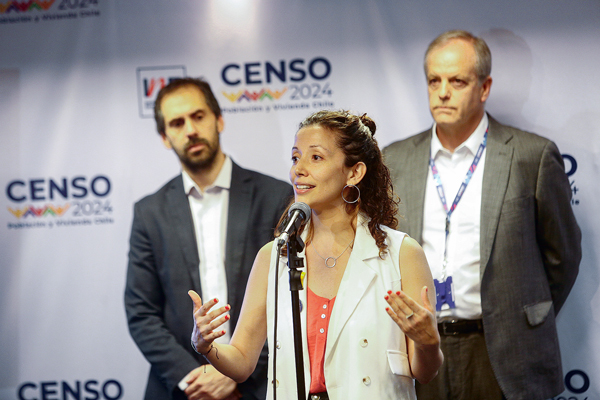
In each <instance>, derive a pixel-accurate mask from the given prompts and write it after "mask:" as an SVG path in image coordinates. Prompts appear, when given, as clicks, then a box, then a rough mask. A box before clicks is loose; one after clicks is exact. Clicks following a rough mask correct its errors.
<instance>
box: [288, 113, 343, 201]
mask: <svg viewBox="0 0 600 400" xmlns="http://www.w3.org/2000/svg"><path fill="white" fill-rule="evenodd" d="M344 158H345V156H344V153H343V151H342V150H341V149H340V148H339V147H338V146H337V144H336V142H335V134H334V133H332V132H331V131H329V130H327V129H324V128H322V127H320V126H318V125H312V126H308V127H305V128H302V129H300V130H299V131H298V133H297V134H296V139H295V141H294V147H292V168H291V169H290V181H291V182H292V185H293V186H294V193H295V195H296V201H302V202H304V203H306V204H308V205H309V206H310V207H311V208H312V209H314V210H315V211H320V210H324V209H327V208H335V207H340V205H343V202H344V201H343V199H342V196H341V193H342V189H343V188H344V186H345V185H346V184H348V183H350V182H349V180H350V179H351V176H352V170H351V169H350V168H347V167H346V166H345V165H344Z"/></svg>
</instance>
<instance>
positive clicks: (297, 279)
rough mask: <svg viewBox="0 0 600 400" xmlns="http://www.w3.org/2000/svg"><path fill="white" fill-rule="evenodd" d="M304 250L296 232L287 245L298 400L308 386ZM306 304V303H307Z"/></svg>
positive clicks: (304, 395) (303, 397)
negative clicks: (303, 323)
mask: <svg viewBox="0 0 600 400" xmlns="http://www.w3.org/2000/svg"><path fill="white" fill-rule="evenodd" d="M302 250H304V242H303V241H302V239H301V238H300V236H298V235H297V234H296V232H294V233H293V234H292V235H291V236H290V238H289V240H288V245H287V251H288V267H289V269H290V270H289V274H290V292H291V294H292V320H293V323H294V351H295V353H296V383H297V387H298V400H306V387H305V385H304V358H303V353H302V329H301V325H300V298H299V294H298V291H299V290H303V289H304V288H303V287H302V275H303V272H302V271H299V270H298V268H304V259H303V258H302V257H298V253H299V252H301V251H302ZM305 306H306V305H305Z"/></svg>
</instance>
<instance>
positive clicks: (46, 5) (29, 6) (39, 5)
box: [0, 0, 55, 14]
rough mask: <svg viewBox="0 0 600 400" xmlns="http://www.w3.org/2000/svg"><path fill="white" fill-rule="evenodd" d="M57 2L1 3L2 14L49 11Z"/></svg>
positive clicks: (0, 12)
mask: <svg viewBox="0 0 600 400" xmlns="http://www.w3.org/2000/svg"><path fill="white" fill-rule="evenodd" d="M54 2H55V0H47V1H44V0H29V1H7V2H6V3H0V14H4V13H10V12H18V13H22V12H27V11H32V10H41V11H47V10H48V9H50V7H52V4H54Z"/></svg>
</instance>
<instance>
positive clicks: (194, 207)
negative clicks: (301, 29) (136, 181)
mask: <svg viewBox="0 0 600 400" xmlns="http://www.w3.org/2000/svg"><path fill="white" fill-rule="evenodd" d="M154 110H155V119H156V125H157V129H158V132H159V134H160V136H161V138H162V141H163V143H164V145H165V146H166V147H167V148H169V149H173V150H174V151H175V153H176V154H177V156H178V158H179V161H180V164H181V169H182V173H181V175H178V176H177V177H175V178H174V179H173V180H171V181H170V182H168V183H167V184H166V185H165V186H163V187H162V188H161V189H160V190H158V191H157V192H156V193H154V194H152V195H150V196H147V197H145V198H144V199H142V200H140V201H139V202H138V203H136V205H135V209H134V217H133V226H132V229H131V239H130V252H129V265H128V270H127V283H126V288H125V309H126V312H127V319H128V323H129V331H130V333H131V336H132V337H133V339H134V340H135V342H136V344H137V345H138V347H139V348H140V350H141V351H142V353H143V354H144V356H145V357H146V359H147V360H148V361H149V362H150V364H151V369H150V374H149V377H148V385H147V388H146V395H145V398H146V399H153V400H156V399H238V398H243V399H264V398H265V395H266V379H267V373H266V368H267V350H266V347H265V349H264V351H263V354H262V356H261V359H260V360H259V363H258V366H257V368H256V370H255V372H254V374H253V375H252V376H251V377H250V378H249V379H248V380H247V381H246V382H244V383H242V384H239V385H237V384H236V383H235V382H234V381H232V380H231V379H229V378H228V377H226V376H224V375H222V374H220V373H219V372H218V371H216V370H215V369H214V368H213V367H212V366H211V365H210V364H208V362H207V360H206V359H204V357H202V356H200V355H199V354H196V353H195V352H194V351H193V350H192V347H191V345H190V335H191V332H192V329H193V320H192V319H191V318H190V315H192V302H191V301H190V299H189V297H188V294H187V292H188V290H190V289H193V290H195V291H200V292H201V293H202V294H201V296H202V298H203V299H212V298H218V299H219V300H220V301H221V303H222V304H223V305H225V304H230V305H231V312H230V315H231V320H230V321H229V322H228V324H229V326H228V327H226V328H225V329H226V330H227V331H228V332H227V337H230V334H231V331H233V329H234V328H235V324H236V322H237V320H238V317H239V313H240V310H241V307H242V301H243V298H244V292H245V289H246V281H247V279H248V275H249V273H250V269H251V267H252V264H253V260H254V257H255V256H256V254H257V252H258V250H259V249H260V248H261V247H262V246H263V245H264V244H265V243H267V242H268V241H269V240H271V239H272V238H273V231H274V228H275V225H276V224H277V221H278V220H279V217H280V216H281V214H282V213H283V211H284V210H285V207H286V206H287V203H288V202H289V201H290V199H291V197H292V189H291V186H290V185H289V184H286V183H284V182H281V181H278V180H276V179H273V178H271V177H268V176H266V175H263V174H260V173H257V172H253V171H249V170H246V169H243V168H240V167H239V166H238V165H237V164H235V163H234V162H233V161H232V160H231V159H230V158H229V157H228V156H227V155H225V154H224V153H223V151H222V149H221V146H220V142H219V137H220V133H221V131H222V130H223V126H224V121H223V116H222V115H221V109H220V108H219V104H218V102H217V100H216V99H215V97H214V95H213V93H212V91H211V89H210V86H209V85H208V83H206V82H205V81H203V80H200V79H192V78H184V79H180V80H176V81H173V82H171V83H169V85H167V86H166V87H164V88H163V89H162V90H161V91H160V92H159V94H158V97H157V99H156V104H155V109H154ZM226 340H228V339H227V338H226ZM207 364H208V365H207Z"/></svg>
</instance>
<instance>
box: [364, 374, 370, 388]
mask: <svg viewBox="0 0 600 400" xmlns="http://www.w3.org/2000/svg"><path fill="white" fill-rule="evenodd" d="M363 383H364V384H365V386H369V385H371V378H369V377H368V376H365V377H364V378H363Z"/></svg>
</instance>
